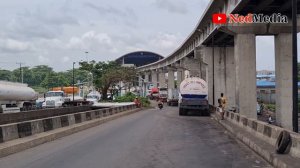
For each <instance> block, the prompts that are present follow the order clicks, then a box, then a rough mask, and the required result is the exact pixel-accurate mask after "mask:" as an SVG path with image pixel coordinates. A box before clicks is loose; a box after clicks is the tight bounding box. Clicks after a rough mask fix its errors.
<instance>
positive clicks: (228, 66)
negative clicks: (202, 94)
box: [203, 47, 236, 108]
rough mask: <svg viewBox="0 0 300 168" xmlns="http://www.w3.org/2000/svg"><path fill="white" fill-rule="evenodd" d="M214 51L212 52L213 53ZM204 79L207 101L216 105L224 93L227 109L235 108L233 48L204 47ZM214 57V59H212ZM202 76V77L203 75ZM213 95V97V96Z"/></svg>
mask: <svg viewBox="0 0 300 168" xmlns="http://www.w3.org/2000/svg"><path fill="white" fill-rule="evenodd" d="M213 50H214V52H213ZM203 53H204V57H203V58H204V59H203V63H204V64H207V65H206V67H205V71H204V72H205V73H203V74H205V76H206V78H204V79H205V80H206V81H207V83H208V100H209V103H210V104H211V105H213V103H215V104H214V105H218V98H220V96H221V93H224V95H225V97H226V98H227V100H228V106H227V107H228V108H231V107H235V104H236V103H235V75H236V73H235V64H234V48H233V47H214V48H212V47H204V48H203ZM213 55H214V58H213ZM203 76H204V75H203ZM213 93H214V94H215V95H213Z"/></svg>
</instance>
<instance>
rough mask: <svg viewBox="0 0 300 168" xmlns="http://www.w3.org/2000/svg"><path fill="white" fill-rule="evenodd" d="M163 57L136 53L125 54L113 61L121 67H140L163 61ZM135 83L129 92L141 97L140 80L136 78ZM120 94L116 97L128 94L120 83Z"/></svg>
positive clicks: (126, 88) (147, 52) (126, 89)
mask: <svg viewBox="0 0 300 168" xmlns="http://www.w3.org/2000/svg"><path fill="white" fill-rule="evenodd" d="M163 58H164V57H163V56H161V55H159V54H156V53H153V52H149V51H136V52H131V53H128V54H125V55H123V56H121V57H119V58H118V59H116V60H115V61H116V62H117V63H119V64H121V65H122V66H129V67H140V66H143V65H147V64H151V63H153V62H156V61H159V60H160V59H163ZM136 81H137V83H139V84H137V83H135V84H134V86H132V88H130V89H129V90H130V91H131V92H133V93H135V94H137V95H141V94H142V93H141V87H140V85H141V83H140V82H141V80H140V79H139V78H138V77H137V79H136ZM119 87H120V88H121V89H120V92H119V93H118V95H124V94H125V93H126V92H128V91H129V90H128V87H126V86H124V83H122V82H120V83H119Z"/></svg>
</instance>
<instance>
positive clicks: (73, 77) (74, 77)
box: [73, 62, 76, 102]
mask: <svg viewBox="0 0 300 168" xmlns="http://www.w3.org/2000/svg"><path fill="white" fill-rule="evenodd" d="M75 63H76V62H73V102H74V92H75V89H74V85H75V72H74V65H75Z"/></svg>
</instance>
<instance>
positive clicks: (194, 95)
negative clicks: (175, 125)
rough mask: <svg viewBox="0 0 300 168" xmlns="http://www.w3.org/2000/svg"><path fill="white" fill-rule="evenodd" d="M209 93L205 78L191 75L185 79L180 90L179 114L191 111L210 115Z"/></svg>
mask: <svg viewBox="0 0 300 168" xmlns="http://www.w3.org/2000/svg"><path fill="white" fill-rule="evenodd" d="M207 95H208V87H207V83H206V82H205V81H204V80H203V79H201V78H198V77H191V78H187V79H185V80H183V81H182V82H181V84H180V90H179V100H178V103H179V115H187V114H188V112H189V111H194V112H196V113H198V114H201V115H209V114H210V113H209V104H208V100H207Z"/></svg>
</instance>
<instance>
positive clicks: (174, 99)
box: [167, 89, 179, 106]
mask: <svg viewBox="0 0 300 168" xmlns="http://www.w3.org/2000/svg"><path fill="white" fill-rule="evenodd" d="M178 96H179V93H178V89H168V100H167V104H168V106H178Z"/></svg>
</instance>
